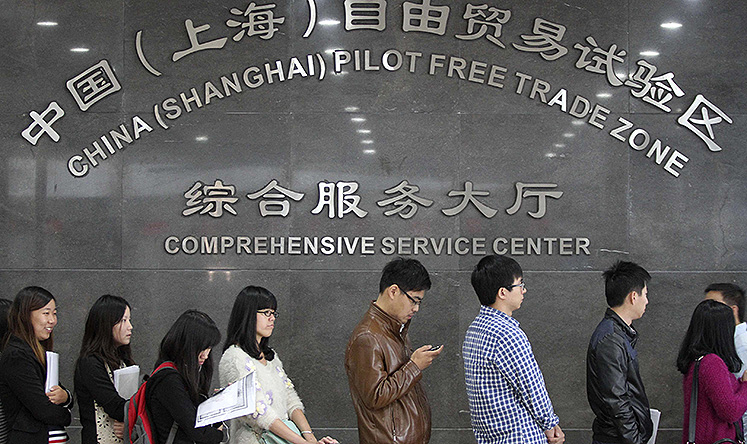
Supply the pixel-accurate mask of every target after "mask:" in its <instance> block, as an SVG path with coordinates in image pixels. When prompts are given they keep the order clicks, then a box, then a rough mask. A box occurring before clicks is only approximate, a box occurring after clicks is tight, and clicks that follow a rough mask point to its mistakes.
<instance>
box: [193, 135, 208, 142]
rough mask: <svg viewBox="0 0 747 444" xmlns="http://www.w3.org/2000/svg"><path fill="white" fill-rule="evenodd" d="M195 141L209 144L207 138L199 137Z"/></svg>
mask: <svg viewBox="0 0 747 444" xmlns="http://www.w3.org/2000/svg"><path fill="white" fill-rule="evenodd" d="M195 140H196V141H198V142H207V140H208V138H207V136H197V137H195Z"/></svg>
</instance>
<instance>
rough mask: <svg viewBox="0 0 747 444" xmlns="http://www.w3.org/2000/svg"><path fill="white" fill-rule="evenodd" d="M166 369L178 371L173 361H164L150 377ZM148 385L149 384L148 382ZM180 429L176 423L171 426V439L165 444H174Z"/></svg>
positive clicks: (146, 406)
mask: <svg viewBox="0 0 747 444" xmlns="http://www.w3.org/2000/svg"><path fill="white" fill-rule="evenodd" d="M165 368H170V369H174V370H176V365H174V363H173V362H171V361H164V362H162V363H161V365H159V366H158V367H156V369H155V370H153V373H151V374H150V377H151V378H152V377H153V375H155V374H156V373H158V372H159V371H161V370H163V369H165ZM146 384H147V381H146ZM145 409H146V410H148V403H147V402H146V404H145ZM148 416H150V412H149V413H148ZM178 428H179V424H177V423H176V421H174V423H173V424H171V430H169V437H168V438H166V442H165V444H174V440H175V439H176V431H177V429H178Z"/></svg>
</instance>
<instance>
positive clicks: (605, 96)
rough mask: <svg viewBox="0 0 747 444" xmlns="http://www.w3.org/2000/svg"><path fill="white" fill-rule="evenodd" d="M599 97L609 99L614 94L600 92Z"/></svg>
mask: <svg viewBox="0 0 747 444" xmlns="http://www.w3.org/2000/svg"><path fill="white" fill-rule="evenodd" d="M597 97H599V98H600V99H609V98H610V97H612V94H610V93H599V94H597Z"/></svg>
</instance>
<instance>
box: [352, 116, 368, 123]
mask: <svg viewBox="0 0 747 444" xmlns="http://www.w3.org/2000/svg"><path fill="white" fill-rule="evenodd" d="M350 121H351V122H365V121H366V119H364V118H363V117H353V118H352V119H350Z"/></svg>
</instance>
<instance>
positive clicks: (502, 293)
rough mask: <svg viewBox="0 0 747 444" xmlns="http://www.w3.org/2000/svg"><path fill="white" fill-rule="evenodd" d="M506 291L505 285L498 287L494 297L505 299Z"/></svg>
mask: <svg viewBox="0 0 747 444" xmlns="http://www.w3.org/2000/svg"><path fill="white" fill-rule="evenodd" d="M506 291H507V290H506V288H505V287H501V288H499V289H498V293H496V295H495V298H496V299H500V300H505V299H506Z"/></svg>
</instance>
